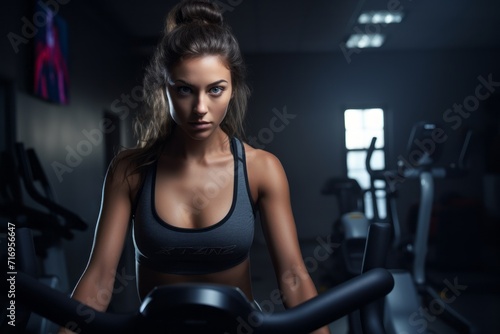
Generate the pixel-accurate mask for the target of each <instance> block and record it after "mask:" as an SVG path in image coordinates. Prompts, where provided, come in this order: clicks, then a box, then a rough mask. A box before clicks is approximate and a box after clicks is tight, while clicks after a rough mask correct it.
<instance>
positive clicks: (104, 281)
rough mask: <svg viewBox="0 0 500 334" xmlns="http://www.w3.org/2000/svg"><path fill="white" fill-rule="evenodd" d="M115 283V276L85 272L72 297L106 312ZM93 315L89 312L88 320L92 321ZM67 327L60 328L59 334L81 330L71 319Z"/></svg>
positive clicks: (68, 333)
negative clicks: (100, 276) (102, 275)
mask: <svg viewBox="0 0 500 334" xmlns="http://www.w3.org/2000/svg"><path fill="white" fill-rule="evenodd" d="M113 284H114V277H105V278H99V277H96V275H92V274H88V275H87V274H84V275H83V276H82V278H81V279H80V281H79V282H78V284H77V286H76V287H75V289H74V291H73V293H72V295H71V298H73V299H74V300H77V301H79V302H80V303H82V304H85V305H86V306H89V307H91V308H92V309H94V310H96V311H100V312H105V311H106V310H107V308H108V305H109V303H110V301H111V297H112V294H113ZM88 312H90V311H88ZM85 314H87V313H85ZM93 317H94V315H92V314H91V313H88V319H87V320H89V321H90V320H91V319H92V318H93ZM65 327H67V328H68V329H65V328H61V329H60V330H59V334H70V333H71V334H72V333H74V332H79V329H78V326H77V325H76V323H74V322H71V321H70V322H69V323H67V324H66V326H65Z"/></svg>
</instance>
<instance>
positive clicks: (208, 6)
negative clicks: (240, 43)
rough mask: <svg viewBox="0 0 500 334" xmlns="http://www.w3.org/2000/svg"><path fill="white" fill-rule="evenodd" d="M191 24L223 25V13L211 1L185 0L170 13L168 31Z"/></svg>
mask: <svg viewBox="0 0 500 334" xmlns="http://www.w3.org/2000/svg"><path fill="white" fill-rule="evenodd" d="M190 23H201V24H216V25H222V24H223V18H222V12H221V10H220V9H219V7H218V6H217V5H216V4H215V3H213V2H212V1H209V0H184V1H182V2H180V3H179V4H177V5H176V6H175V7H174V8H173V9H172V10H171V11H170V13H169V15H168V18H167V31H172V30H173V29H174V28H175V27H177V26H180V25H183V24H190Z"/></svg>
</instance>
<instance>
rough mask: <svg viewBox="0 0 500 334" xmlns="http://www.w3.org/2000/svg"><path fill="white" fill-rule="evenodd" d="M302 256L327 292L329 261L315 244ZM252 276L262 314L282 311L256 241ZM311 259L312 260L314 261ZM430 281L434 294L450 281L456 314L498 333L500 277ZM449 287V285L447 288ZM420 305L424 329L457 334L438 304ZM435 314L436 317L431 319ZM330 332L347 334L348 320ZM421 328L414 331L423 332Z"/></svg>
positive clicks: (456, 274) (440, 275)
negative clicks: (319, 255)
mask: <svg viewBox="0 0 500 334" xmlns="http://www.w3.org/2000/svg"><path fill="white" fill-rule="evenodd" d="M301 247H302V253H303V254H302V255H303V257H304V259H308V268H311V270H310V275H311V277H312V279H313V280H314V282H315V284H316V287H317V289H318V291H319V292H320V293H321V292H322V291H325V290H327V289H328V288H330V287H331V285H332V284H331V270H330V269H329V268H330V261H329V260H330V259H323V258H321V259H319V260H318V259H316V258H315V257H314V254H315V253H314V250H315V249H317V247H320V244H319V243H318V242H316V241H314V240H313V241H310V242H307V241H301ZM251 257H252V276H253V287H254V296H255V299H256V300H257V301H259V302H260V303H261V304H262V306H263V309H264V311H266V312H274V311H278V310H283V307H282V305H280V304H277V303H276V302H274V300H276V299H275V298H273V295H274V293H275V292H276V291H275V290H276V289H277V284H276V278H275V276H274V271H273V267H272V264H271V261H270V258H269V255H268V251H267V248H266V246H265V245H264V244H262V243H259V242H256V243H254V246H253V248H252V253H251ZM313 260H314V261H313ZM428 277H429V282H430V283H432V285H433V287H434V288H435V290H436V291H438V292H439V291H442V290H443V289H444V288H445V287H447V286H449V284H450V282H451V283H455V284H456V285H459V286H460V289H459V291H458V292H457V295H456V298H454V300H453V302H450V303H449V304H450V306H452V307H453V308H454V309H455V310H456V311H458V312H459V313H460V314H462V315H463V316H464V317H465V318H467V319H468V320H469V321H470V322H471V323H472V324H473V325H474V326H476V327H477V330H478V333H480V334H498V333H500V278H499V277H500V276H499V275H497V274H494V273H491V272H490V273H488V272H485V271H475V272H460V271H457V270H455V271H451V270H447V271H442V272H439V271H437V270H433V271H429V272H428ZM447 284H448V285H447ZM428 303H429V304H428V305H425V304H424V305H422V307H423V308H424V310H428V312H427V317H426V320H425V326H426V327H427V329H428V330H429V332H431V333H439V334H455V333H457V334H460V332H458V331H456V330H453V329H451V328H450V327H449V326H447V325H446V324H445V323H444V322H442V321H440V317H439V314H440V311H441V310H440V309H439V304H438V303H432V301H430V302H428ZM434 315H436V316H434ZM330 328H331V331H332V333H335V334H344V333H348V322H347V319H346V318H345V317H344V318H341V319H339V320H337V321H335V322H333V323H332V324H330ZM423 328H424V326H421V327H419V328H417V329H418V330H417V331H416V332H423Z"/></svg>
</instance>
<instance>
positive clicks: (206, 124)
mask: <svg viewBox="0 0 500 334" xmlns="http://www.w3.org/2000/svg"><path fill="white" fill-rule="evenodd" d="M188 124H189V125H191V126H192V127H193V128H195V129H198V130H204V129H208V128H210V126H211V123H210V122H204V121H203V122H188Z"/></svg>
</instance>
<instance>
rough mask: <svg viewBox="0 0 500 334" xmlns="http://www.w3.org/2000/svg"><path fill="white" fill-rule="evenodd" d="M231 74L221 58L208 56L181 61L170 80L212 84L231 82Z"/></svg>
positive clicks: (174, 67)
mask: <svg viewBox="0 0 500 334" xmlns="http://www.w3.org/2000/svg"><path fill="white" fill-rule="evenodd" d="M230 79H231V72H230V71H229V69H228V68H227V66H226V64H225V62H224V61H223V60H222V58H221V57H220V56H217V55H214V56H213V55H207V56H201V57H194V58H184V59H181V61H180V62H179V63H177V64H176V65H175V66H173V67H172V69H171V70H170V80H172V81H175V80H184V81H187V82H190V83H197V84H198V83H199V84H203V83H211V82H215V81H218V80H226V81H228V82H229V81H230Z"/></svg>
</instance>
